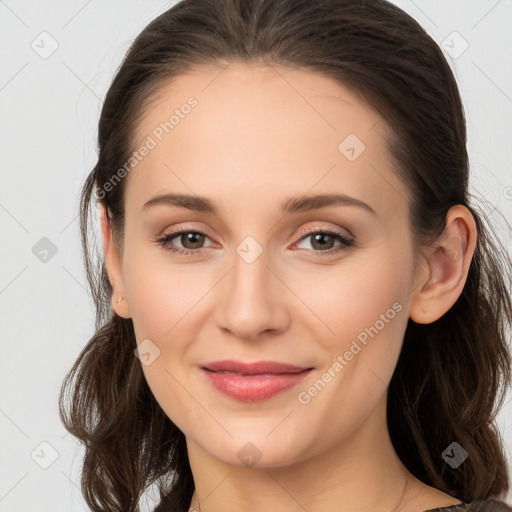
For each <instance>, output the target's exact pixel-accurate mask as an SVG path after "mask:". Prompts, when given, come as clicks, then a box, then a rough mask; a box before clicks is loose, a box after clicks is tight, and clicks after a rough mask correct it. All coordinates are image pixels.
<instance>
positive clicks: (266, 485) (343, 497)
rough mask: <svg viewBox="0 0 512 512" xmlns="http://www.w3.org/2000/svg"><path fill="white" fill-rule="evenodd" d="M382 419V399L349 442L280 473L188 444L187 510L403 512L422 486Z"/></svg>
mask: <svg viewBox="0 0 512 512" xmlns="http://www.w3.org/2000/svg"><path fill="white" fill-rule="evenodd" d="M385 419H386V403H385V395H384V400H382V401H381V402H379V404H378V406H377V407H376V408H375V410H374V411H373V412H372V414H371V415H370V416H369V417H368V419H367V420H366V421H365V423H364V424H363V425H360V426H359V427H358V428H357V429H356V432H354V433H353V434H352V435H351V436H350V439H345V440H343V442H342V443H340V444H339V445H337V446H335V447H332V446H329V447H328V448H327V449H324V450H322V451H320V452H319V453H318V454H316V455H315V456H314V457H309V458H305V459H304V460H301V461H297V462H295V463H292V464H290V465H287V466H279V467H277V466H271V467H257V465H255V466H254V467H244V466H242V467H240V466H233V465H229V464H225V463H223V462H222V461H219V460H218V459H216V458H213V457H211V456H210V455H209V454H208V453H207V452H205V451H204V450H203V449H202V448H201V447H200V446H199V445H197V444H196V443H194V442H193V441H191V440H189V439H187V448H188V453H189V459H190V465H191V469H192V473H193V476H194V482H195V488H196V491H195V492H194V495H193V497H192V501H191V507H192V509H195V510H197V511H199V512H220V511H223V512H231V511H233V512H234V511H235V510H236V511H237V512H270V511H275V510H287V511H295V510H296V511H297V512H299V511H300V512H303V511H304V510H307V511H308V512H320V511H322V512H330V511H332V512H334V511H336V512H343V511H347V512H348V511H351V512H358V511H366V510H381V511H383V512H393V511H395V510H396V511H397V512H398V511H400V512H403V511H404V510H406V508H407V507H404V503H407V502H410V501H411V499H412V497H413V496H414V495H415V494H418V489H419V486H418V484H420V485H421V483H420V482H419V480H417V479H416V478H415V477H414V476H413V475H411V473H409V471H407V468H405V466H404V465H403V464H402V462H401V461H400V459H399V458H398V456H397V455H396V452H395V451H394V448H393V446H392V444H391V440H390V438H389V432H388V430H387V427H386V421H385ZM326 427H327V426H326ZM327 428H328V427H327ZM404 491H405V492H404Z"/></svg>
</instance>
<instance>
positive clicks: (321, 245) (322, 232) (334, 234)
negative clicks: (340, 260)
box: [299, 228, 354, 256]
mask: <svg viewBox="0 0 512 512" xmlns="http://www.w3.org/2000/svg"><path fill="white" fill-rule="evenodd" d="M299 236H300V237H301V239H300V242H301V241H303V240H306V239H308V238H310V239H311V241H310V245H311V247H313V249H308V250H309V252H312V253H313V254H314V255H315V256H324V255H330V254H333V253H337V252H340V251H343V250H346V249H348V248H349V247H352V246H353V245H354V240H353V239H351V238H347V237H346V236H345V235H343V234H342V233H339V232H338V231H335V230H332V229H321V228H320V229H319V228H307V229H305V230H303V231H301V232H300V234H299ZM336 241H338V242H339V245H338V246H336V245H334V244H335V242H336ZM322 253H323V254H322Z"/></svg>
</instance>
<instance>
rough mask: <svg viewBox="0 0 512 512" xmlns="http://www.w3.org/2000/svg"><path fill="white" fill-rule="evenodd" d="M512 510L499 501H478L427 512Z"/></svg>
mask: <svg viewBox="0 0 512 512" xmlns="http://www.w3.org/2000/svg"><path fill="white" fill-rule="evenodd" d="M510 511H512V508H510V507H509V506H508V505H506V504H505V503H503V502H502V501H498V500H477V501H472V502H470V503H461V504H460V505H452V506H450V507H440V508H429V509H428V510H425V512H510Z"/></svg>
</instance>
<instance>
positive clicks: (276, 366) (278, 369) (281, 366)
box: [202, 359, 311, 375]
mask: <svg viewBox="0 0 512 512" xmlns="http://www.w3.org/2000/svg"><path fill="white" fill-rule="evenodd" d="M202 367H203V368H206V369H207V370H211V371H214V372H223V371H224V372H235V373H240V374H241V375H259V374H264V373H299V372H303V371H305V370H310V369H311V368H308V367H304V366H296V365H293V364H287V363H279V362H277V361H253V362H250V363H243V362H242V361H234V360H232V359H229V360H228V359H227V360H224V361H213V362H211V363H206V364H204V365H203V366H202Z"/></svg>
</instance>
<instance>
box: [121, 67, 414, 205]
mask: <svg viewBox="0 0 512 512" xmlns="http://www.w3.org/2000/svg"><path fill="white" fill-rule="evenodd" d="M191 98H192V100H191ZM190 105H194V106H190ZM135 128H136V130H135V140H136V142H135V143H134V147H133V150H134V151H135V150H137V149H139V148H141V147H142V146H143V145H144V144H146V145H150V146H151V149H150V150H149V151H146V155H145V156H144V157H143V158H142V159H141V160H140V161H139V162H137V164H136V166H135V167H133V170H132V171H131V172H130V175H129V180H128V182H129V183H131V185H129V186H128V187H127V198H126V201H127V205H128V203H130V204H132V205H133V206H136V207H137V208H142V204H143V203H144V202H145V201H147V200H148V199H149V198H150V197H151V195H154V194H156V193H158V192H161V191H164V190H165V191H176V192H181V193H187V194H197V195H200V196H211V195H212V193H214V195H215V196H218V199H219V202H221V203H222V202H225V199H226V198H229V197H231V201H233V197H234V196H235V195H236V196H237V197H239V198H240V200H241V201H245V204H246V205H249V204H250V203H251V202H253V201H254V202H257V201H259V203H258V204H260V207H261V206H263V205H262V202H261V198H262V197H275V200H276V203H277V202H279V203H280V199H281V198H283V197H284V196H292V195H300V194H306V193H308V191H312V192H333V191H337V192H343V193H347V194H350V195H353V196H356V197H360V198H361V199H363V198H364V200H365V201H367V202H369V203H371V204H373V205H375V209H380V210H381V212H382V213H386V212H387V213H391V210H393V209H394V208H396V207H397V206H398V207H400V208H401V209H402V210H403V207H404V204H403V203H404V202H406V201H405V197H406V195H407V194H406V191H405V188H404V186H403V184H402V183H401V182H400V181H399V180H398V178H397V177H396V176H395V175H394V173H393V172H392V162H391V158H390V155H389V154H388V152H387V149H386V144H385V138H386V137H388V136H389V134H390V132H389V128H388V127H387V125H386V123H385V122H384V120H383V119H382V118H381V117H380V115H379V114H377V113H376V112H375V111H373V110H372V109H371V108H370V107H368V106H367V105H366V104H364V103H362V102H361V101H360V100H359V99H358V98H357V97H356V96H355V95H354V94H352V93H351V92H350V91H349V90H348V89H347V88H345V87H344V86H342V85H341V84H339V83H338V82H337V81H335V80H334V79H332V78H329V77H326V76H323V75H320V74H318V73H315V72H312V71H309V70H304V69H299V68H288V67H283V66H274V65H272V66H268V65H260V64H246V63H243V64H242V63H230V64H229V65H228V66H226V67H221V66H214V65H211V66H205V67H201V68H197V69H195V70H193V71H190V72H187V73H186V74H183V75H179V76H177V77H175V78H174V79H173V80H171V81H169V82H167V83H166V84H164V86H162V88H161V89H160V90H159V92H158V94H157V95H156V96H155V97H154V98H152V101H151V103H150V104H149V106H148V108H146V110H145V111H144V113H143V115H142V117H141V119H140V121H139V124H138V126H136V127H135ZM278 198H279V201H278Z"/></svg>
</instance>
